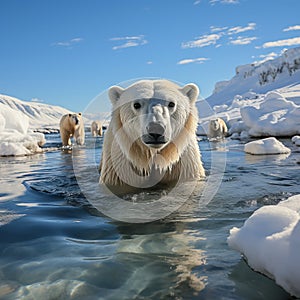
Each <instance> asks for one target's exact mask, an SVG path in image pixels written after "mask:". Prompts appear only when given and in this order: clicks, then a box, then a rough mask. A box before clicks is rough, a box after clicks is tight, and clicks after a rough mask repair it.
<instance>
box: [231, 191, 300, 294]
mask: <svg viewBox="0 0 300 300" xmlns="http://www.w3.org/2000/svg"><path fill="white" fill-rule="evenodd" d="M299 213H300V195H296V196H293V197H290V198H289V199H288V200H286V201H282V202H281V203H279V204H278V205H269V206H264V207H262V208H260V209H258V210H257V211H255V212H254V213H253V215H252V216H251V217H250V218H249V219H248V220H246V222H245V223H244V225H243V227H242V228H236V227H233V228H232V229H231V230H230V235H229V237H228V240H227V241H228V244H229V246H230V247H231V248H233V249H235V250H237V251H239V252H240V253H242V254H243V255H244V256H245V258H246V259H247V262H248V264H249V265H250V267H251V268H253V269H254V270H255V271H258V272H261V273H263V274H265V275H266V276H268V277H270V278H272V279H274V280H275V281H276V283H277V284H278V285H280V286H281V287H283V288H284V289H285V290H286V291H287V292H289V293H290V294H291V295H294V296H296V297H300V251H299V249H300V215H299Z"/></svg>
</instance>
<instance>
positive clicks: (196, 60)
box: [177, 57, 209, 65]
mask: <svg viewBox="0 0 300 300" xmlns="http://www.w3.org/2000/svg"><path fill="white" fill-rule="evenodd" d="M207 60H209V59H208V58H206V57H199V58H187V59H182V60H180V61H179V62H178V63H177V65H186V64H191V63H198V64H203V63H204V62H205V61H207Z"/></svg>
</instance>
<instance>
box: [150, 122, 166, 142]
mask: <svg viewBox="0 0 300 300" xmlns="http://www.w3.org/2000/svg"><path fill="white" fill-rule="evenodd" d="M147 132H148V134H149V135H150V136H151V137H152V138H153V139H155V140H157V139H159V138H160V137H161V136H163V135H164V133H165V127H164V126H163V125H162V124H161V123H156V122H150V123H149V124H148V126H147Z"/></svg>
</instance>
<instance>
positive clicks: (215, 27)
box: [210, 26, 228, 32]
mask: <svg viewBox="0 0 300 300" xmlns="http://www.w3.org/2000/svg"><path fill="white" fill-rule="evenodd" d="M226 29H228V27H217V26H210V32H220V31H224V30H226Z"/></svg>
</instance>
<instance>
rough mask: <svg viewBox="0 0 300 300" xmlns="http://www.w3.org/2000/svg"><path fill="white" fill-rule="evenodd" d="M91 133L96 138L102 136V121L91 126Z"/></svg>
mask: <svg viewBox="0 0 300 300" xmlns="http://www.w3.org/2000/svg"><path fill="white" fill-rule="evenodd" d="M91 132H92V136H93V137H96V136H98V135H99V136H102V135H103V131H102V123H101V122H100V121H93V122H92V124H91Z"/></svg>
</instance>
